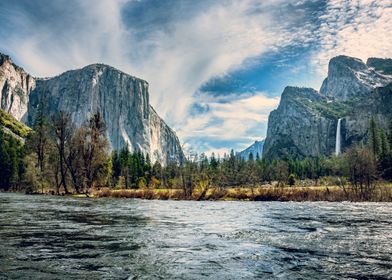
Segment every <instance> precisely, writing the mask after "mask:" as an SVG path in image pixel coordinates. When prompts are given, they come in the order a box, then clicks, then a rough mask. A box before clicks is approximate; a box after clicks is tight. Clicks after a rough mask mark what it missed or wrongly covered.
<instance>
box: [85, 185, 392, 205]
mask: <svg viewBox="0 0 392 280" xmlns="http://www.w3.org/2000/svg"><path fill="white" fill-rule="evenodd" d="M92 195H93V196H94V197H116V198H140V199H160V200H168V199H171V200H184V199H186V197H185V194H184V192H183V190H181V189H138V190H135V189H121V190H113V189H109V188H102V189H100V190H95V191H94V192H93V193H92ZM191 199H194V200H251V201H361V199H360V198H359V197H358V195H356V194H355V192H353V191H352V190H351V189H348V190H346V191H344V190H343V189H341V188H339V187H337V186H310V187H273V186H268V187H265V186H259V187H254V188H240V187H236V188H224V189H222V188H209V189H208V190H207V191H205V190H201V189H198V190H195V191H194V192H193V193H192V198H191ZM367 201H379V202H392V184H383V185H380V186H378V187H377V188H376V189H375V191H374V192H373V194H372V195H371V196H370V198H369V199H367Z"/></svg>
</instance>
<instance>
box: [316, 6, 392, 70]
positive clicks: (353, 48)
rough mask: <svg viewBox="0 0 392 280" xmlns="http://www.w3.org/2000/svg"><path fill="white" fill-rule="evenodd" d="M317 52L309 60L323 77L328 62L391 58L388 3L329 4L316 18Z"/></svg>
mask: <svg viewBox="0 0 392 280" xmlns="http://www.w3.org/2000/svg"><path fill="white" fill-rule="evenodd" d="M320 19H321V20H322V24H321V26H320V28H319V30H318V31H317V34H316V35H317V36H316V37H318V38H319V42H320V47H321V48H320V49H319V50H318V51H317V52H316V53H315V54H314V56H313V57H312V58H311V59H312V60H313V61H314V62H315V63H316V65H317V66H318V67H319V70H320V72H321V73H323V74H324V75H325V74H326V72H327V65H328V61H329V60H330V59H331V58H332V57H334V56H337V55H341V54H344V55H348V56H353V57H357V58H360V59H362V60H364V61H366V59H367V58H369V57H391V56H392V40H391V36H392V32H391V26H392V2H391V1H390V0H381V1H380V0H377V1H376V0H345V1H341V0H331V1H329V3H328V6H327V11H326V13H325V14H324V15H322V16H321V17H320Z"/></svg>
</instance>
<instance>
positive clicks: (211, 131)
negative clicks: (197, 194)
mask: <svg viewBox="0 0 392 280" xmlns="http://www.w3.org/2000/svg"><path fill="white" fill-rule="evenodd" d="M391 18H392V15H391V4H390V1H386V0H384V1H372V0H356V1H349V0H347V1H337V0H330V1H324V0H306V1H298V0H289V1H287V0H265V1H264V0H263V1H258V0H242V1H234V0H221V1H211V0H201V1H197V3H196V2H195V1H186V0H184V1H175V0H167V1H156V0H144V1H136V0H135V1H131V0H94V1H93V0H67V1H65V0H58V1H51V0H40V1H34V2H32V1H28V0H19V1H11V0H10V1H1V2H0V25H1V26H2V27H3V28H2V29H0V36H1V38H2V43H1V45H0V51H3V52H6V53H9V54H10V55H12V56H13V58H14V60H15V61H16V62H17V63H19V64H21V65H22V66H24V67H25V68H26V70H27V71H29V72H31V73H32V74H33V75H36V76H52V75H56V74H59V73H61V72H63V71H65V70H68V69H73V68H80V67H82V66H84V65H87V64H91V63H96V62H101V63H106V64H110V65H112V66H114V67H117V68H120V69H121V70H123V71H125V72H127V73H130V74H131V75H135V76H138V77H140V78H143V79H145V80H147V81H148V82H149V84H150V100H151V103H152V105H153V106H154V107H155V109H156V110H157V112H158V113H159V114H160V115H161V116H162V117H163V118H164V119H165V120H166V121H167V122H168V123H169V124H170V125H171V126H172V127H173V128H174V129H175V130H177V131H178V133H179V135H180V137H181V140H183V141H186V142H187V143H190V144H192V145H194V146H195V147H196V149H198V151H199V152H200V151H203V150H208V149H211V148H216V149H220V150H221V151H223V150H227V149H229V148H230V147H234V148H243V146H244V145H245V144H250V143H251V142H252V141H253V140H255V139H258V138H262V137H264V136H265V130H266V129H265V128H266V124H267V116H268V113H269V111H270V110H272V109H273V108H274V107H275V106H276V105H277V102H278V99H276V98H274V97H271V96H277V95H279V94H280V93H279V92H265V91H264V89H262V90H263V91H264V92H260V90H258V89H257V88H255V89H254V90H253V91H252V90H249V89H250V88H252V87H248V88H247V89H244V91H243V92H236V93H235V94H234V93H233V92H230V91H228V92H226V93H223V94H222V95H223V97H217V96H215V95H213V94H210V92H202V90H201V89H202V88H203V85H205V84H206V83H207V82H208V81H211V80H213V79H215V78H221V79H223V80H224V79H231V76H230V73H233V72H235V71H238V70H241V71H242V70H244V71H245V72H246V69H248V68H251V67H253V66H254V64H255V63H263V59H260V58H263V57H264V56H267V55H268V54H271V53H272V54H274V53H276V54H279V53H280V52H282V50H290V49H292V50H295V52H297V51H301V50H305V49H306V50H308V49H312V50H313V51H312V52H311V54H312V55H311V56H310V58H309V60H310V62H309V61H306V64H303V65H306V67H304V66H303V65H302V64H301V63H300V61H297V62H296V66H295V67H293V65H290V63H293V58H292V57H290V56H288V55H287V54H289V53H290V51H287V52H285V53H286V55H283V56H282V57H281V60H279V61H281V62H279V63H280V64H282V65H280V66H279V69H282V71H284V70H283V69H285V68H287V69H289V68H290V69H291V70H289V71H288V74H289V75H300V74H301V73H302V72H304V71H309V70H308V69H307V68H309V67H308V66H307V65H311V66H312V67H315V68H317V69H318V70H319V71H320V73H322V74H325V73H326V68H325V66H326V65H327V62H328V60H329V59H330V58H331V57H332V56H335V55H338V54H347V55H352V56H357V57H360V58H362V59H365V58H367V57H368V56H382V57H384V56H391V51H390V50H391V49H392V48H391V47H392V46H391V40H390V35H391V34H390V27H389V26H391ZM388 34H389V35H388ZM369 42H371V43H370V44H369ZM282 53H283V52H282ZM273 63H277V64H278V62H273ZM298 63H299V64H298ZM286 65H287V67H286ZM275 66H278V65H275ZM274 69H277V68H274ZM295 69H298V70H297V71H298V73H294V72H295V71H294V70H295ZM244 71H242V72H244ZM281 75H284V74H281V73H279V76H281ZM304 76H306V75H304V74H303V73H302V74H301V77H304ZM308 80H309V81H310V80H311V79H308ZM267 91H268V89H267ZM267 96H268V97H267ZM197 106H199V107H200V108H204V109H205V111H199V112H196V113H195V112H194V111H192V108H194V107H197Z"/></svg>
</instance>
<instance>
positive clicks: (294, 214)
mask: <svg viewBox="0 0 392 280" xmlns="http://www.w3.org/2000/svg"><path fill="white" fill-rule="evenodd" d="M0 240H1V241H0V279H15V278H17V279H255V278H258V279H392V243H391V242H392V204H387V203H326V202H317V203H291V202H287V203H282V202H208V201H205V202H196V201H143V200H131V199H75V198H69V197H55V196H26V195H21V194H4V193H0Z"/></svg>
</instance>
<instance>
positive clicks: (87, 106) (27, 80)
mask: <svg viewBox="0 0 392 280" xmlns="http://www.w3.org/2000/svg"><path fill="white" fill-rule="evenodd" d="M0 90H1V92H0V94H1V95H0V97H1V98H0V99H1V108H2V109H3V110H4V111H6V112H9V113H10V114H11V115H12V116H14V117H15V118H16V119H17V120H22V121H23V122H25V123H27V124H29V125H32V124H33V122H34V116H35V115H36V111H37V109H38V107H39V104H43V110H44V111H45V114H46V117H47V119H48V120H50V118H51V116H53V115H54V114H57V113H58V112H59V111H61V110H62V111H65V112H68V113H70V115H71V117H72V121H73V123H74V124H75V125H76V126H81V125H82V124H84V123H85V122H86V121H87V120H88V119H89V118H90V117H91V116H92V115H93V114H94V113H96V112H99V113H100V114H101V115H102V117H103V119H104V121H105V124H106V128H107V136H108V139H109V141H110V146H111V148H112V149H113V150H119V149H121V148H123V147H125V146H128V149H129V150H130V151H137V150H139V151H141V152H143V153H144V154H145V155H147V154H148V155H150V158H151V160H152V161H153V162H154V161H156V160H158V161H160V162H161V163H162V164H167V163H169V162H181V161H183V160H184V154H183V152H182V149H181V145H180V142H179V140H178V138H177V136H176V134H175V132H174V131H173V130H172V129H171V128H170V127H169V126H168V125H167V124H166V123H165V122H164V121H163V120H162V119H161V118H160V117H159V116H158V114H157V113H156V112H155V111H154V109H153V108H152V107H151V106H150V104H149V92H148V83H147V82H146V81H144V80H141V79H138V78H136V77H133V76H130V75H128V74H126V73H124V72H121V71H120V70H117V69H115V68H113V67H111V66H108V65H104V64H93V65H89V66H86V67H84V68H82V69H77V70H71V71H67V72H65V73H63V74H61V75H58V76H56V77H53V78H45V79H41V78H33V77H31V76H30V75H29V74H27V73H26V72H25V71H23V69H22V68H20V67H18V66H16V65H15V64H13V63H12V61H11V59H10V58H9V57H8V56H5V55H1V56H0Z"/></svg>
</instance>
